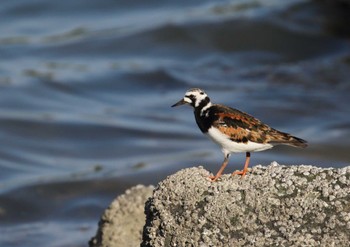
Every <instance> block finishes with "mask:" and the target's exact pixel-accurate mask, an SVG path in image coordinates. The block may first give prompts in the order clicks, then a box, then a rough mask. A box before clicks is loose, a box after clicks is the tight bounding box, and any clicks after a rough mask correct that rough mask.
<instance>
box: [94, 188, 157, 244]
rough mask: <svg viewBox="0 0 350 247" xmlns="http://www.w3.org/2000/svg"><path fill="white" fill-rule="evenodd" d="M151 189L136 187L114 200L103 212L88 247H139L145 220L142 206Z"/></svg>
mask: <svg viewBox="0 0 350 247" xmlns="http://www.w3.org/2000/svg"><path fill="white" fill-rule="evenodd" d="M153 189H154V187H153V186H148V187H145V186H143V185H138V186H135V187H132V188H131V189H129V190H127V191H126V192H125V194H123V195H121V196H119V197H118V198H116V199H115V200H114V201H113V202H112V203H111V205H110V206H109V207H108V208H107V209H106V211H105V212H104V214H103V216H102V218H101V220H100V222H99V228H98V230H97V233H96V236H95V237H93V238H92V239H91V240H90V242H89V245H90V247H128V246H132V247H133V246H140V242H141V241H142V229H143V226H144V224H145V220H146V217H145V214H144V205H145V201H146V200H147V198H148V197H150V196H151V195H152V191H153Z"/></svg>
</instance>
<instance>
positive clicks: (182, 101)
mask: <svg viewBox="0 0 350 247" xmlns="http://www.w3.org/2000/svg"><path fill="white" fill-rule="evenodd" d="M184 104H187V102H186V101H185V100H184V99H181V100H180V101H179V102H177V103H175V104H173V105H172V106H171V107H175V106H179V105H184Z"/></svg>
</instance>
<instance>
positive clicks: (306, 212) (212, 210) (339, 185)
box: [135, 163, 350, 247]
mask: <svg viewBox="0 0 350 247" xmlns="http://www.w3.org/2000/svg"><path fill="white" fill-rule="evenodd" d="M208 175H209V173H208V171H206V170H204V169H203V168H202V167H198V168H189V169H184V170H181V171H179V172H177V173H176V174H174V175H171V176H169V177H168V178H167V179H165V180H164V181H162V182H160V183H159V185H158V186H157V188H156V189H155V190H154V193H153V196H152V197H151V198H149V199H148V201H147V203H146V207H145V212H146V215H147V220H146V225H145V227H144V232H143V242H142V244H141V246H144V247H145V246H152V247H158V246H203V247H205V246H327V247H328V246H337V247H339V246H349V243H350V193H349V192H350V179H349V178H350V167H345V168H342V169H323V168H318V167H314V166H281V165H278V164H277V163H272V164H271V165H269V166H267V167H262V166H256V167H254V168H252V169H251V173H249V174H248V175H247V176H246V177H244V179H240V176H233V177H232V176H230V175H223V176H222V178H221V180H219V181H218V182H215V183H212V182H210V181H209V180H208V179H207V177H208ZM135 246H136V245H135Z"/></svg>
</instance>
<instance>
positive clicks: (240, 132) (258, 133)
mask: <svg viewBox="0 0 350 247" xmlns="http://www.w3.org/2000/svg"><path fill="white" fill-rule="evenodd" d="M215 108H216V110H215V112H216V116H217V118H216V121H214V123H213V124H214V126H215V127H216V128H218V129H219V130H220V131H221V132H223V133H224V134H226V135H227V136H228V137H229V138H230V139H231V140H233V141H236V142H243V143H247V142H248V141H251V142H256V143H270V144H286V145H291V146H295V147H306V146H307V144H306V143H307V142H306V141H305V140H303V139H300V138H298V137H295V136H292V135H290V134H288V133H285V132H281V131H278V130H276V129H274V128H271V127H270V126H268V125H267V124H264V123H262V122H261V121H260V120H259V119H257V118H255V117H253V116H251V115H249V114H247V113H245V112H242V111H239V110H237V109H233V108H230V107H227V106H223V105H215Z"/></svg>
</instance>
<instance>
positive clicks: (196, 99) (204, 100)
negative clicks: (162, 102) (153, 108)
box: [171, 88, 210, 107]
mask: <svg viewBox="0 0 350 247" xmlns="http://www.w3.org/2000/svg"><path fill="white" fill-rule="evenodd" d="M208 103H210V99H209V97H208V95H207V94H206V93H205V92H204V91H203V90H202V89H199V88H192V89H190V90H188V91H187V92H186V93H185V96H184V97H183V99H181V100H180V101H179V102H177V103H175V104H174V105H172V106H171V107H175V106H179V105H184V104H189V105H191V106H192V107H199V106H200V105H202V104H203V106H204V105H207V104H208Z"/></svg>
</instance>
